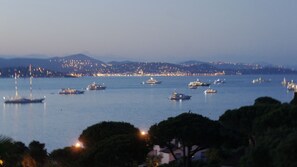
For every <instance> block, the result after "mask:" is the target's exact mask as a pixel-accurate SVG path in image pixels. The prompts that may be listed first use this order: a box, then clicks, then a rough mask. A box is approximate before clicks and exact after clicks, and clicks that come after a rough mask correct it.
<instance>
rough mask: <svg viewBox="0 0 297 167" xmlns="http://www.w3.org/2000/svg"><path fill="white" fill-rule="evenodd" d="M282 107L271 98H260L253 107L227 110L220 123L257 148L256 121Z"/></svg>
mask: <svg viewBox="0 0 297 167" xmlns="http://www.w3.org/2000/svg"><path fill="white" fill-rule="evenodd" d="M281 107H282V105H281V104H280V103H279V102H278V101H277V100H274V99H272V98H270V97H260V98H258V99H256V100H255V103H254V105H253V106H244V107H241V108H239V109H235V110H227V111H226V112H225V113H224V114H223V115H222V116H220V118H219V121H220V123H221V124H222V125H223V127H224V128H226V129H229V130H233V131H235V132H238V133H240V134H242V135H245V136H246V140H248V141H249V143H250V145H251V146H255V143H256V140H255V133H256V130H257V129H256V128H255V127H254V126H255V124H254V123H255V121H256V120H257V119H259V118H260V117H261V116H263V115H265V114H267V113H271V112H272V111H273V110H275V109H277V108H281Z"/></svg>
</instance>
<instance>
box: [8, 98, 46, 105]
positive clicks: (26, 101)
mask: <svg viewBox="0 0 297 167" xmlns="http://www.w3.org/2000/svg"><path fill="white" fill-rule="evenodd" d="M44 100H45V98H40V99H27V98H21V99H8V100H5V101H4V103H5V104H29V103H42V102H43V101H44Z"/></svg>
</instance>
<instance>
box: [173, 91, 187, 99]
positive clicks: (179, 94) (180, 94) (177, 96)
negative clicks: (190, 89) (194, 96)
mask: <svg viewBox="0 0 297 167" xmlns="http://www.w3.org/2000/svg"><path fill="white" fill-rule="evenodd" d="M169 99H170V100H190V99H191V96H189V95H185V94H182V93H177V92H175V91H174V92H173V93H172V94H171V96H170V97H169Z"/></svg>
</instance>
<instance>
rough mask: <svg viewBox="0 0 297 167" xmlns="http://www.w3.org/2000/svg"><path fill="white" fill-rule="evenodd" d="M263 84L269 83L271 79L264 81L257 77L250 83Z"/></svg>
mask: <svg viewBox="0 0 297 167" xmlns="http://www.w3.org/2000/svg"><path fill="white" fill-rule="evenodd" d="M264 82H271V79H264V78H262V77H259V78H256V79H253V80H252V83H253V84H256V83H264Z"/></svg>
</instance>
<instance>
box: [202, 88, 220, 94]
mask: <svg viewBox="0 0 297 167" xmlns="http://www.w3.org/2000/svg"><path fill="white" fill-rule="evenodd" d="M217 92H218V91H217V90H215V89H211V88H208V89H206V90H205V91H204V93H205V94H210V93H217Z"/></svg>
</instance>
